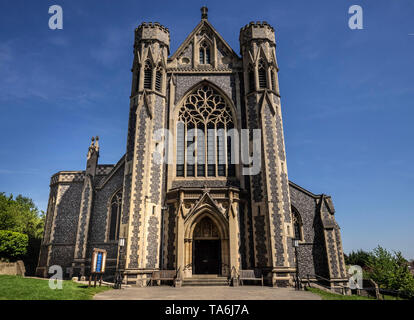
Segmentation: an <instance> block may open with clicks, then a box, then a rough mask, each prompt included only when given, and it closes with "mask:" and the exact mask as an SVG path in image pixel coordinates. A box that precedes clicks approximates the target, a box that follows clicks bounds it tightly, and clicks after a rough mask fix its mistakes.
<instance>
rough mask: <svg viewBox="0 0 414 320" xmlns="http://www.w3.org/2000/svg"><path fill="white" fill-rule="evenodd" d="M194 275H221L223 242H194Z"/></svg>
mask: <svg viewBox="0 0 414 320" xmlns="http://www.w3.org/2000/svg"><path fill="white" fill-rule="evenodd" d="M193 263H194V269H193V274H221V241H220V240H194V243H193Z"/></svg>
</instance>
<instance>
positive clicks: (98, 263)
mask: <svg viewBox="0 0 414 320" xmlns="http://www.w3.org/2000/svg"><path fill="white" fill-rule="evenodd" d="M91 262H92V263H91V273H104V272H105V266H106V250H104V249H96V248H95V249H93V253H92V261H91Z"/></svg>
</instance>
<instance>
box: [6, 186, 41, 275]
mask: <svg viewBox="0 0 414 320" xmlns="http://www.w3.org/2000/svg"><path fill="white" fill-rule="evenodd" d="M44 221H45V214H44V212H42V211H39V209H38V208H37V207H36V205H35V204H34V202H33V200H32V199H30V198H27V197H23V196H22V195H18V196H17V197H16V198H14V197H13V195H9V196H6V194H5V193H0V230H7V231H13V232H18V233H21V234H24V235H26V236H27V237H28V245H27V244H26V247H27V251H26V253H25V255H24V256H21V258H22V259H23V261H24V263H25V267H26V274H34V272H35V269H36V264H37V259H38V255H39V249H40V242H41V238H42V235H43V227H44ZM0 255H2V256H4V257H5V258H7V257H6V254H4V253H3V254H2V253H0Z"/></svg>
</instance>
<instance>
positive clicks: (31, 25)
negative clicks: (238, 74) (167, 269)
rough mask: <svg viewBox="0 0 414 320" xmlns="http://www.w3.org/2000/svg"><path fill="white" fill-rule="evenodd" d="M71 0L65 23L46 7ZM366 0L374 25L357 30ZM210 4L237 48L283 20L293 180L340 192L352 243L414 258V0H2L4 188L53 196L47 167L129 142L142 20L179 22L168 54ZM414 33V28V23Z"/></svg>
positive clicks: (280, 50)
mask: <svg viewBox="0 0 414 320" xmlns="http://www.w3.org/2000/svg"><path fill="white" fill-rule="evenodd" d="M54 4H58V5H61V6H62V8H63V20H64V22H63V30H55V31H52V30H50V29H49V28H48V20H49V17H50V15H49V14H48V8H49V6H50V5H54ZM353 4H358V5H361V7H362V8H363V17H364V20H363V21H364V29H363V30H350V29H349V28H348V19H349V17H350V15H349V14H348V8H349V7H350V6H351V5H353ZM202 5H207V6H208V7H209V21H210V22H211V23H212V24H213V25H214V27H215V28H216V29H217V30H218V31H219V33H220V34H221V35H222V36H223V38H224V39H225V40H226V41H227V42H228V43H229V44H230V46H232V47H233V49H234V50H235V51H236V52H237V53H238V52H239V43H238V37H239V30H240V28H241V27H242V26H244V25H245V24H247V23H249V22H250V21H258V20H265V21H267V22H268V23H270V24H271V25H272V26H274V27H275V30H276V38H277V56H278V62H279V67H280V72H279V81H280V91H281V95H282V112H283V121H284V130H285V139H286V152H287V158H288V170H289V178H290V180H292V181H294V182H295V183H297V184H299V185H301V186H303V187H304V188H306V189H309V190H310V191H312V192H314V193H326V194H330V195H331V196H332V197H333V200H334V204H335V207H336V219H337V221H338V223H339V224H340V226H341V227H342V237H343V244H344V250H345V252H349V251H350V250H353V249H359V248H363V249H368V250H370V249H372V248H374V247H375V246H377V245H378V244H380V245H382V246H384V247H386V248H388V249H391V250H401V251H402V252H403V253H404V254H405V255H406V256H407V257H408V258H414V246H413V244H414V235H413V233H414V209H413V208H414V196H413V191H414V190H413V189H414V188H413V185H414V169H413V160H414V150H413V140H414V134H413V125H412V121H413V118H414V79H413V77H414V2H413V1H410V0H395V1H383V0H376V1H367V0H356V1H343V0H340V1H339V0H337V1H317V0H315V1H308V0H295V1H276V0H270V1H234V0H232V1H208V0H203V1H195V0H192V1H180V2H176V1H164V0H163V1H156V2H153V1H148V2H145V1H139V0H134V1H132V0H131V1H130V0H128V1H127V0H123V1H109V0H99V1H74V0H71V1H63V0H56V1H43V0H37V1H21V0H14V1H10V0H2V1H1V2H0V115H1V117H0V123H1V125H0V135H1V137H2V139H1V148H0V191H3V192H6V193H13V194H15V195H17V194H23V195H25V196H29V197H31V198H33V199H34V201H35V202H36V204H37V205H38V206H39V208H41V209H43V210H44V209H45V208H46V206H47V200H48V193H49V181H50V176H51V175H52V174H53V173H55V172H57V171H59V170H82V169H84V168H85V160H86V153H87V148H88V145H89V142H90V137H91V136H92V135H99V136H100V137H101V141H100V144H101V157H100V163H101V164H103V163H116V162H117V161H118V160H119V158H120V157H121V156H122V155H123V154H124V152H125V144H126V131H127V121H128V108H129V101H128V100H129V99H128V97H129V94H130V81H131V72H130V69H131V65H132V58H133V53H132V45H133V31H134V28H135V27H136V26H138V25H139V24H140V23H141V22H142V21H158V22H160V23H161V24H163V25H165V26H166V27H168V28H169V29H170V32H171V53H173V52H174V51H175V50H176V49H177V47H178V46H179V45H180V43H181V42H182V41H183V40H184V39H185V37H186V36H187V35H188V34H189V33H190V32H191V31H192V29H193V28H194V27H195V26H196V25H197V23H198V22H199V20H200V11H199V9H200V7H201V6H202ZM410 34H413V35H410Z"/></svg>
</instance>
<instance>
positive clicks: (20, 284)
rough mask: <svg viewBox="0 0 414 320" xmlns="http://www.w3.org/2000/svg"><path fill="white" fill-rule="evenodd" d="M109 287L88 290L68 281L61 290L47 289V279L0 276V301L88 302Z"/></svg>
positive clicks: (64, 282)
mask: <svg viewBox="0 0 414 320" xmlns="http://www.w3.org/2000/svg"><path fill="white" fill-rule="evenodd" d="M110 289H111V288H109V287H104V286H102V287H98V286H97V287H96V288H93V287H91V288H88V286H87V285H84V284H80V283H76V282H73V281H70V280H65V281H63V284H62V289H61V290H59V289H55V290H52V289H50V288H49V281H48V279H46V280H42V279H30V278H23V277H20V276H5V275H0V300H89V299H92V298H93V296H94V295H95V294H96V293H99V292H102V291H105V290H110Z"/></svg>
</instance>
